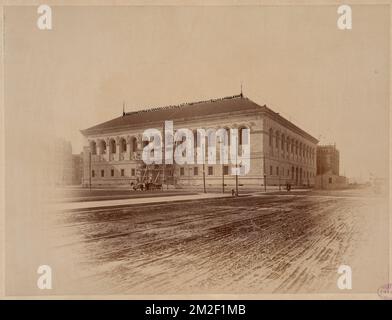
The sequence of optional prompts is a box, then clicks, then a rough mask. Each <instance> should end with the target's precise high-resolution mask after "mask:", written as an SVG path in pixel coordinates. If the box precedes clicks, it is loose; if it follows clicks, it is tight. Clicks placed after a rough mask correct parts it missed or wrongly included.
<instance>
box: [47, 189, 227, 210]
mask: <svg viewBox="0 0 392 320" xmlns="http://www.w3.org/2000/svg"><path fill="white" fill-rule="evenodd" d="M226 197H231V194H229V193H225V194H222V193H199V194H192V195H179V196H166V197H144V198H132V199H118V200H100V201H82V202H66V203H55V204H50V205H49V208H50V209H53V210H57V211H58V210H61V211H67V210H77V209H92V208H108V207H117V206H127V205H137V204H143V203H148V204H151V203H162V202H173V201H187V200H198V199H214V198H226Z"/></svg>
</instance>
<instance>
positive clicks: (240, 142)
mask: <svg viewBox="0 0 392 320" xmlns="http://www.w3.org/2000/svg"><path fill="white" fill-rule="evenodd" d="M245 129H248V128H246V127H244V126H242V127H240V128H239V129H238V145H240V146H242V145H243V144H248V143H249V142H248V136H246V135H245V137H243V136H242V132H243V131H244V130H245Z"/></svg>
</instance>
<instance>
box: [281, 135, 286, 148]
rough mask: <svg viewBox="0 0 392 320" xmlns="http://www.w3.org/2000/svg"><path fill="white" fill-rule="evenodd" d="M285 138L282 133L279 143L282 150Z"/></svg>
mask: <svg viewBox="0 0 392 320" xmlns="http://www.w3.org/2000/svg"><path fill="white" fill-rule="evenodd" d="M285 139H286V138H285V136H284V134H282V142H281V145H280V147H281V149H282V151H284V142H285Z"/></svg>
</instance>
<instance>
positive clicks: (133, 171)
mask: <svg viewBox="0 0 392 320" xmlns="http://www.w3.org/2000/svg"><path fill="white" fill-rule="evenodd" d="M131 176H132V177H134V176H135V169H131Z"/></svg>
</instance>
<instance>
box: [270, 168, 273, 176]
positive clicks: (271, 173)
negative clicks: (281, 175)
mask: <svg viewBox="0 0 392 320" xmlns="http://www.w3.org/2000/svg"><path fill="white" fill-rule="evenodd" d="M270 175H271V176H272V175H273V172H272V166H270Z"/></svg>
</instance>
